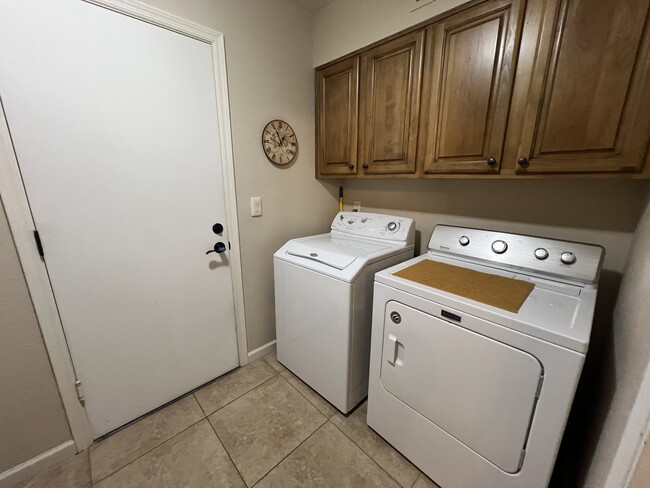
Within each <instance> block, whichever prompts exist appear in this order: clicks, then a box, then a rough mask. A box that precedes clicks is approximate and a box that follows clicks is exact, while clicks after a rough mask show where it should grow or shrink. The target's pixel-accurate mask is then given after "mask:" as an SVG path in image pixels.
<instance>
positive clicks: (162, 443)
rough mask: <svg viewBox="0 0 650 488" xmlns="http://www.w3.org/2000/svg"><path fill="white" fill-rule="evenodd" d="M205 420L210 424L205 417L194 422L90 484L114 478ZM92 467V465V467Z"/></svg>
mask: <svg viewBox="0 0 650 488" xmlns="http://www.w3.org/2000/svg"><path fill="white" fill-rule="evenodd" d="M204 420H206V421H207V422H208V423H209V422H210V421H209V420H208V419H207V418H206V417H203V418H201V419H199V420H197V421H196V422H193V423H192V424H190V425H188V426H187V427H185V428H184V429H183V430H180V431H178V432H177V433H176V434H174V435H173V436H171V437H170V438H169V439H166V440H164V441H163V442H161V443H160V444H158V445H157V446H154V447H152V448H151V449H149V450H148V451H146V452H143V453H142V454H140V455H139V456H138V457H136V458H134V459H132V460H131V461H129V462H128V463H126V464H125V465H124V466H122V467H120V468H118V469H116V470H115V471H113V472H112V473H111V474H109V475H108V476H104V477H103V478H100V479H98V480H97V481H93V480H92V477H91V479H90V482H91V483H92V484H93V486H94V485H95V484H97V483H99V482H100V481H104V480H105V479H108V478H110V477H111V476H113V475H114V474H115V473H118V472H119V471H122V470H123V469H124V468H126V467H127V466H129V465H131V464H133V463H134V462H136V461H137V460H138V459H140V458H141V457H143V456H146V455H147V454H149V453H150V452H152V451H154V450H156V449H158V448H159V447H160V446H162V445H164V444H167V443H168V442H169V441H171V440H172V439H174V438H175V437H178V436H179V435H181V434H182V433H183V432H185V431H186V430H188V429H191V428H192V427H194V426H195V425H196V424H199V423H201V422H203V421H204ZM88 461H90V453H89V457H88ZM91 466H92V465H91ZM91 475H92V473H91Z"/></svg>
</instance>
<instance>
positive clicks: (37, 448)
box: [0, 204, 71, 473]
mask: <svg viewBox="0 0 650 488" xmlns="http://www.w3.org/2000/svg"><path fill="white" fill-rule="evenodd" d="M69 439H71V434H70V430H69V429H68V421H67V420H66V417H65V412H64V410H63V405H62V403H61V399H60V398H59V391H58V389H57V386H56V382H55V380H54V375H53V374H52V369H51V367H50V362H49V359H48V357H47V352H46V350H45V345H44V344H43V338H42V337H41V332H40V329H39V327H38V322H37V321H36V315H35V313H34V309H33V307H32V302H31V298H30V296H29V292H28V290H27V285H26V283H25V278H24V277H23V272H22V270H21V268H20V263H19V262H18V255H17V254H16V248H15V247H14V243H13V240H12V239H11V233H10V231H9V225H8V224H7V219H6V217H5V213H4V208H3V207H2V205H1V204H0V473H2V472H3V471H6V470H7V469H10V468H12V467H14V466H16V465H17V464H20V463H22V462H25V461H27V460H28V459H31V458H33V457H34V456H38V455H39V454H41V453H43V452H45V451H47V450H49V449H52V448H53V447H55V446H58V445H59V444H61V443H63V442H65V441H67V440H69Z"/></svg>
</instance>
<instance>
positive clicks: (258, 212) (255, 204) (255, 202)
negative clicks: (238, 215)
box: [251, 197, 262, 217]
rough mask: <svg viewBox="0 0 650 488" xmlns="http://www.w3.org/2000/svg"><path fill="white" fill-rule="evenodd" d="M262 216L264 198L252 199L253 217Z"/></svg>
mask: <svg viewBox="0 0 650 488" xmlns="http://www.w3.org/2000/svg"><path fill="white" fill-rule="evenodd" d="M261 216H262V197H251V217H261Z"/></svg>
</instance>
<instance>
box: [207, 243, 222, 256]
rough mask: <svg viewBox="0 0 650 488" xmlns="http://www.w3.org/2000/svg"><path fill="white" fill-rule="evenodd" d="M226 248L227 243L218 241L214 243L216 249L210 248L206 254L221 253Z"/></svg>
mask: <svg viewBox="0 0 650 488" xmlns="http://www.w3.org/2000/svg"><path fill="white" fill-rule="evenodd" d="M225 250H226V245H225V244H224V243H223V242H217V243H216V244H215V245H214V249H210V250H209V251H208V252H206V254H210V253H211V252H216V253H218V254H221V253H222V252H224V251H225Z"/></svg>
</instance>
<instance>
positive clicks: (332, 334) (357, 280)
mask: <svg viewBox="0 0 650 488" xmlns="http://www.w3.org/2000/svg"><path fill="white" fill-rule="evenodd" d="M414 238H415V228H414V225H413V220H411V219H408V218H404V217H393V216H390V215H379V214H372V213H361V212H340V213H339V214H337V216H336V217H335V218H334V221H333V222H332V227H331V232H330V233H329V234H321V235H316V236H312V237H304V238H300V239H293V240H291V241H289V242H287V243H286V244H285V245H284V246H282V247H281V248H280V250H279V251H278V252H276V253H275V255H274V257H273V258H274V259H273V265H274V269H275V317H276V334H277V354H278V361H280V362H281V363H282V364H284V365H285V366H286V367H287V368H288V369H289V370H291V371H292V372H293V373H294V374H295V375H297V376H298V377H299V378H300V379H302V380H303V381H304V382H305V383H307V384H308V385H309V386H311V387H312V388H313V389H314V390H316V391H317V392H318V393H320V394H321V395H322V396H323V397H324V398H326V399H327V400H328V401H329V402H330V403H331V404H332V405H334V406H335V407H336V408H338V409H339V410H340V411H341V412H344V413H347V412H349V411H350V410H351V409H352V408H354V406H355V405H357V404H358V403H359V402H360V401H361V400H363V399H364V398H365V397H366V395H367V394H368V366H369V359H370V327H371V319H372V315H371V314H372V286H373V280H374V275H375V273H376V272H377V271H379V270H382V269H384V268H388V267H390V266H393V265H394V264H397V263H400V262H402V261H405V260H407V259H410V258H412V257H413V254H414V253H413V243H414Z"/></svg>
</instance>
